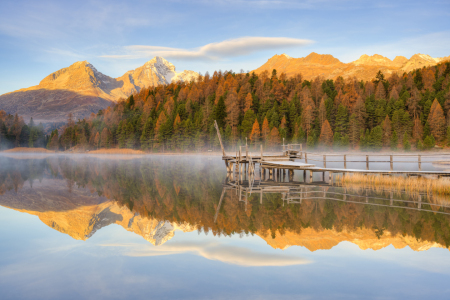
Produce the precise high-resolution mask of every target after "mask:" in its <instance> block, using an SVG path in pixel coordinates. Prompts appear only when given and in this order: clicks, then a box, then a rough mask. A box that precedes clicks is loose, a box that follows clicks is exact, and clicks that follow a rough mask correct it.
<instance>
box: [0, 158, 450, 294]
mask: <svg viewBox="0 0 450 300" xmlns="http://www.w3.org/2000/svg"><path fill="white" fill-rule="evenodd" d="M427 168H432V166H431V164H429V166H428V167H427ZM302 176H303V175H302V172H299V171H296V173H295V177H294V181H293V182H288V181H287V180H286V181H285V182H281V183H277V182H270V181H269V182H262V181H261V180H259V178H258V177H257V178H255V181H254V182H247V183H243V185H242V186H241V185H236V184H235V183H233V182H231V181H230V180H229V178H227V174H226V169H225V165H224V163H223V161H222V160H221V158H220V157H218V156H208V157H200V156H192V155H189V156H162V155H161V156H158V155H152V156H146V157H144V158H133V157H131V158H130V157H126V156H124V157H119V158H117V157H116V158H114V159H111V158H109V157H108V156H88V155H66V156H64V155H53V156H47V155H26V156H21V155H9V156H8V155H0V240H1V244H0V253H1V255H0V290H1V299H144V298H145V299H148V298H154V299H405V298H408V299H423V298H427V299H428V298H431V299H448V297H449V296H448V295H449V292H450V288H449V286H448V285H447V284H448V282H449V280H450V252H449V248H448V247H449V246H450V203H448V199H446V198H445V197H437V196H436V197H434V196H430V195H423V197H421V198H420V199H419V198H417V195H416V196H415V195H410V194H407V193H405V192H402V191H387V190H383V189H362V188H361V187H355V188H348V187H346V188H344V187H338V186H329V185H326V184H312V185H308V184H303V183H302V180H303V178H302Z"/></svg>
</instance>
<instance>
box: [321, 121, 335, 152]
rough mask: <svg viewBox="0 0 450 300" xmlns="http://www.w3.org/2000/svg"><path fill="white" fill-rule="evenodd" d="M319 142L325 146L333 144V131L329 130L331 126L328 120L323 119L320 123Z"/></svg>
mask: <svg viewBox="0 0 450 300" xmlns="http://www.w3.org/2000/svg"><path fill="white" fill-rule="evenodd" d="M339 138H340V137H339ZM319 142H320V143H321V144H322V145H324V146H326V147H330V146H331V145H332V144H333V131H332V130H331V126H330V123H329V122H328V120H325V122H323V124H322V130H321V131H320V137H319Z"/></svg>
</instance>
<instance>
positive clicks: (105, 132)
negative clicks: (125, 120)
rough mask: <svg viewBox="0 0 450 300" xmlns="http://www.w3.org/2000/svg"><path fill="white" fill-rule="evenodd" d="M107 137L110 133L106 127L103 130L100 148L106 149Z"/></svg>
mask: <svg viewBox="0 0 450 300" xmlns="http://www.w3.org/2000/svg"><path fill="white" fill-rule="evenodd" d="M109 136H110V132H109V130H108V128H106V127H105V128H103V130H102V137H101V142H100V147H102V148H108V141H109Z"/></svg>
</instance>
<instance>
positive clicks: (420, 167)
mask: <svg viewBox="0 0 450 300" xmlns="http://www.w3.org/2000/svg"><path fill="white" fill-rule="evenodd" d="M418 161H419V171H422V156H421V155H420V154H419V157H418Z"/></svg>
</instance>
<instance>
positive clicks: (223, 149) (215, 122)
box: [214, 120, 226, 156]
mask: <svg viewBox="0 0 450 300" xmlns="http://www.w3.org/2000/svg"><path fill="white" fill-rule="evenodd" d="M214 127H216V130H217V136H218V137H219V142H220V147H221V148H222V154H223V156H226V154H225V148H224V147H223V143H222V137H221V136H220V130H219V126H218V125H217V121H216V120H214Z"/></svg>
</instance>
